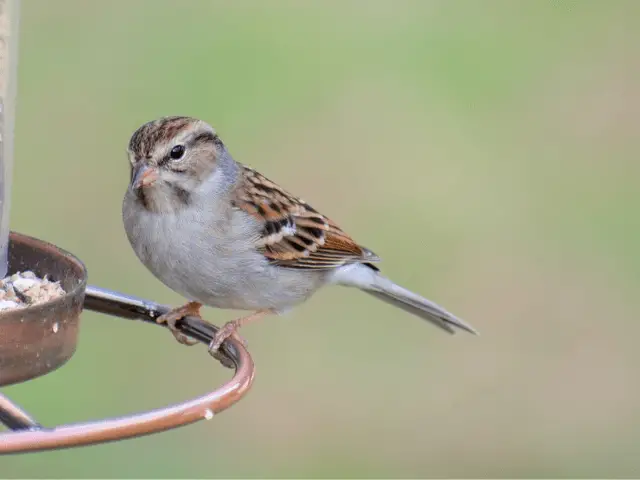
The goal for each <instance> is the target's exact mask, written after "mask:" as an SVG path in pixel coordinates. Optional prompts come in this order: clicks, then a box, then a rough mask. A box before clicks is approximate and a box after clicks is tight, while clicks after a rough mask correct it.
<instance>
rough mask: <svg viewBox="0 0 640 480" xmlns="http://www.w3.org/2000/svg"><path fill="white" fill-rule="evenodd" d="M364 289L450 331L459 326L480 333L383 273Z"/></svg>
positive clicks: (452, 331)
mask: <svg viewBox="0 0 640 480" xmlns="http://www.w3.org/2000/svg"><path fill="white" fill-rule="evenodd" d="M360 288H362V286H361V287H360ZM362 290H363V291H365V292H367V293H368V294H370V295H373V296H374V297H376V298H378V299H380V300H382V301H384V302H386V303H389V304H391V305H393V306H395V307H398V308H401V309H402V310H404V311H406V312H408V313H411V314H413V315H416V316H417V317H420V318H422V319H423V320H427V321H429V322H431V323H433V324H434V325H436V326H437V327H440V328H442V329H443V330H445V331H447V332H449V333H455V332H456V328H458V329H461V330H466V331H467V332H470V333H473V334H475V335H477V334H478V332H477V331H476V330H475V329H474V328H473V327H472V326H471V325H468V324H467V323H465V322H464V321H462V320H460V319H459V318H457V317H456V316H455V315H453V314H451V313H449V312H447V311H446V310H445V309H444V308H442V307H441V306H440V305H437V304H435V303H433V302H432V301H430V300H427V299H426V298H423V297H421V296H420V295H417V294H415V293H413V292H411V291H410V290H407V289H406V288H403V287H401V286H400V285H397V284H395V283H393V282H392V281H391V280H389V279H388V278H386V277H383V276H382V275H379V274H377V275H376V279H375V281H374V283H373V285H370V286H367V287H366V288H362Z"/></svg>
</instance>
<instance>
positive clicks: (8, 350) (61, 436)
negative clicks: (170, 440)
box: [0, 232, 254, 455]
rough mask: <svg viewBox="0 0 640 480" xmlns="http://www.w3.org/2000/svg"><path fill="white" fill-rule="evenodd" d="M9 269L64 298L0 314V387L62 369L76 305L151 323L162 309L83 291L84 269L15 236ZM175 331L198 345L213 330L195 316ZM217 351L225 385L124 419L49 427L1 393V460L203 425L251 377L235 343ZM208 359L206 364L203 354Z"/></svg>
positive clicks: (240, 393) (71, 346)
mask: <svg viewBox="0 0 640 480" xmlns="http://www.w3.org/2000/svg"><path fill="white" fill-rule="evenodd" d="M9 268H10V272H16V271H20V269H26V268H28V269H31V270H32V271H34V273H36V274H37V275H38V276H44V275H45V274H48V275H50V276H51V277H52V279H53V280H59V281H60V282H61V284H62V286H63V288H64V289H65V292H67V293H66V295H64V296H63V297H60V298H58V299H55V300H53V301H51V302H47V303H46V304H42V305H37V306H32V307H27V308H25V309H22V310H15V311H11V312H9V313H8V314H3V315H2V316H0V386H1V385H8V384H11V383H17V382H21V381H26V380H29V379H31V378H35V377H37V376H40V375H43V374H45V373H48V372H50V371H52V370H54V369H56V368H58V367H59V366H61V365H63V364H64V363H65V362H66V361H67V360H68V359H69V358H70V357H71V356H72V355H73V353H74V352H75V346H76V340H77V332H78V326H79V317H80V313H81V311H82V309H83V308H85V309H88V310H92V311H95V312H100V313H103V314H107V315H113V316H117V317H120V318H125V319H129V320H142V321H144V322H147V323H149V324H153V325H158V324H157V323H156V320H155V319H156V318H157V317H158V316H160V315H162V314H163V313H165V312H167V311H168V310H169V307H167V306H164V305H159V304H156V303H154V302H150V301H148V300H143V299H140V298H136V297H132V296H129V295H124V294H122V293H118V292H114V291H111V290H106V289H102V288H99V287H95V286H86V269H85V268H84V265H83V264H82V262H80V261H79V260H78V259H77V258H75V257H74V256H73V255H71V254H70V253H68V252H65V251H63V250H61V249H59V248H58V247H56V246H54V245H51V244H48V243H46V242H43V241H41V240H38V239H35V238H31V237H27V236H25V235H21V234H18V233H15V232H12V233H11V235H10V240H9ZM39 307H41V308H39ZM21 319H22V321H21ZM54 324H55V325H57V327H56V328H53V325H54ZM177 327H178V328H179V329H180V330H181V331H182V332H183V333H185V334H187V335H189V336H191V337H193V338H195V339H197V340H199V341H201V342H203V343H205V344H209V342H211V340H212V339H213V337H214V335H215V333H216V332H217V330H218V328H217V327H215V326H214V325H211V324H209V323H207V322H204V321H202V320H201V319H199V318H196V317H186V318H184V319H182V320H181V321H179V322H178V323H177ZM176 346H177V345H176ZM221 351H222V353H223V354H224V355H225V356H226V357H228V359H229V360H230V361H231V363H233V365H234V366H235V374H234V376H233V378H231V380H229V381H227V382H226V383H225V384H223V385H222V386H220V387H219V388H217V389H216V390H214V391H212V392H210V393H208V394H206V395H203V396H200V397H197V398H194V399H192V400H188V401H185V402H183V403H179V404H175V405H170V406H167V407H164V408H160V409H157V410H151V411H146V412H141V413H137V414H133V415H129V416H125V417H119V418H111V419H103V420H96V421H91V422H87V423H75V424H68V425H60V426H56V427H52V428H48V427H44V426H42V425H40V424H39V423H38V422H37V421H36V420H35V419H34V418H33V417H32V416H31V415H29V414H28V413H27V412H25V411H24V410H23V409H21V408H20V407H19V406H18V405H16V404H15V403H13V402H12V401H11V400H9V399H8V398H7V397H6V396H4V395H2V394H0V423H3V424H4V425H5V426H6V427H7V428H9V429H10V431H7V432H2V433H0V455H1V454H11V453H23V452H36V451H44V450H56V449H61V448H70V447H79V446H85V445H92V444H98V443H105V442H111V441H116V440H123V439H126V438H133V437H139V436H142V435H149V434H153V433H158V432H162V431H165V430H169V429H172V428H177V427H181V426H184V425H188V424H191V423H194V422H197V421H199V420H210V419H211V418H213V416H214V415H215V414H217V413H219V412H222V411H223V410H225V409H227V408H229V407H230V406H232V405H233V404H235V403H236V402H237V401H238V400H240V399H241V398H242V397H244V395H245V394H246V393H247V392H248V390H249V389H250V387H251V384H252V382H253V377H254V364H253V360H252V359H251V356H250V355H249V352H248V351H247V350H246V348H245V347H244V345H242V343H241V342H239V341H237V340H235V339H234V338H230V339H229V340H227V341H226V342H225V343H224V344H223V346H222V349H221ZM207 358H209V359H211V360H213V358H212V357H210V356H209V355H207Z"/></svg>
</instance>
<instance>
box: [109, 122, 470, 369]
mask: <svg viewBox="0 0 640 480" xmlns="http://www.w3.org/2000/svg"><path fill="white" fill-rule="evenodd" d="M127 154H128V159H129V164H130V179H129V185H128V187H127V189H126V193H125V195H124V200H123V203H122V216H123V224H124V229H125V232H126V235H127V237H128V240H129V242H130V244H131V247H132V248H133V250H134V252H135V254H136V256H137V257H138V259H139V260H140V261H141V262H142V263H143V264H144V265H145V266H146V267H147V269H148V270H149V271H150V272H151V273H152V274H153V275H154V276H155V277H156V278H157V279H159V280H160V281H161V282H162V283H164V284H165V285H166V286H167V287H169V288H170V289H171V290H173V291H175V292H177V293H179V294H180V295H182V296H183V297H185V299H186V300H188V301H187V302H186V303H185V304H184V305H182V306H180V307H177V308H173V309H171V310H169V311H168V312H167V313H165V314H163V315H161V316H159V317H158V318H157V322H158V323H162V324H166V326H167V327H169V329H170V330H171V332H172V333H173V335H174V336H175V338H176V339H177V340H178V341H179V342H180V343H183V344H185V345H193V344H195V343H197V342H196V341H195V340H194V339H191V338H189V337H187V336H186V335H185V334H183V333H182V332H180V331H179V329H178V328H177V322H178V321H179V320H180V319H182V318H184V317H185V316H187V315H195V316H198V317H200V309H201V307H202V306H204V305H206V306H210V307H215V308H220V309H237V310H244V311H247V312H250V313H248V314H247V315H245V316H242V317H240V318H237V319H235V320H232V321H229V322H227V323H225V324H224V325H223V326H222V327H221V328H220V329H219V330H218V331H217V332H216V334H215V336H214V337H213V339H212V341H211V343H210V344H209V347H208V350H209V353H210V354H212V355H213V356H216V358H220V357H219V355H220V354H219V353H218V350H219V348H220V347H221V345H222V344H223V342H224V341H225V340H226V339H227V338H229V337H230V336H234V337H235V338H240V337H239V336H238V335H237V331H238V329H239V328H240V327H242V326H243V325H246V324H248V323H252V322H255V321H257V320H259V319H261V318H263V317H265V316H268V315H280V314H284V313H285V312H288V311H289V310H291V309H292V308H294V307H296V306H297V305H299V304H301V303H303V302H305V301H306V300H308V299H309V298H310V297H311V296H312V295H313V294H314V293H315V292H316V291H318V290H319V289H320V288H322V287H324V286H327V285H340V286H346V287H355V288H356V289H359V290H361V291H363V292H366V293H368V294H369V295H371V296H373V297H375V298H377V299H379V300H382V301H384V302H386V303H388V304H391V305H393V306H394V307H398V308H400V309H402V310H404V311H406V312H408V313H410V314H413V315H415V316H417V317H419V318H421V319H423V320H426V321H428V322H430V323H432V324H433V325H435V326H437V327H439V328H440V329H442V330H444V331H446V332H448V333H455V331H456V330H463V331H467V332H469V333H473V334H477V333H478V332H477V331H476V330H475V329H474V328H473V327H472V326H471V325H469V324H467V323H466V322H464V321H463V320H461V319H460V318H458V317H456V316H454V315H453V314H451V313H449V312H448V311H447V310H445V309H444V308H443V307H441V306H439V305H437V304H436V303H434V302H432V301H430V300H428V299H426V298H424V297H422V296H420V295H418V294H416V293H413V292H412V291H410V290H408V289H406V288H404V287H402V286H400V285H398V284H396V283H394V282H393V281H392V280H390V279H389V278H387V277H386V276H384V275H383V274H382V273H381V271H380V269H379V267H378V266H377V265H376V264H377V263H378V262H379V261H380V258H379V257H378V256H377V255H376V254H375V253H373V252H372V251H371V250H369V249H368V248H366V247H364V246H362V245H360V244H359V243H357V242H356V241H355V240H353V239H352V238H351V237H350V236H349V235H348V234H347V233H345V231H344V230H342V228H340V227H339V226H338V225H337V224H336V223H335V222H334V221H333V220H331V219H330V218H329V217H327V216H325V215H324V214H322V213H320V212H319V211H317V210H315V209H314V208H313V207H312V206H311V205H309V204H308V203H307V202H306V201H304V200H302V199H301V198H299V197H296V196H294V195H292V194H290V193H289V192H288V191H286V190H285V189H283V188H282V187H280V186H279V185H278V184H277V183H275V182H274V181H272V180H269V179H268V178H267V177H265V176H264V175H262V174H261V173H259V172H258V171H256V170H254V169H253V168H251V167H249V166H247V165H244V164H242V163H239V162H237V161H236V160H234V158H233V157H232V156H231V153H230V152H229V149H228V148H227V146H226V144H225V143H224V142H223V141H222V140H221V138H220V136H219V135H218V133H217V132H216V130H215V129H214V128H213V127H212V126H211V125H210V124H208V123H207V122H205V121H203V120H199V119H197V118H193V117H188V116H167V117H162V118H158V119H156V120H153V121H150V122H147V123H145V124H144V125H142V126H140V127H139V128H138V129H137V130H136V131H135V132H134V133H133V135H132V136H131V138H130V141H129V145H128V149H127ZM200 318H201V317H200Z"/></svg>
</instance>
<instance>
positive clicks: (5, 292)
mask: <svg viewBox="0 0 640 480" xmlns="http://www.w3.org/2000/svg"><path fill="white" fill-rule="evenodd" d="M64 293H65V292H64V290H63V289H62V287H61V286H60V282H52V281H51V280H49V279H48V278H47V276H46V275H45V277H44V278H38V277H37V276H36V274H35V273H33V272H30V271H26V272H18V273H14V274H13V275H10V276H8V277H5V278H4V279H2V280H0V311H5V310H12V309H15V308H26V307H29V306H31V305H38V304H40V303H45V302H48V301H50V300H53V299H54V298H58V297H61V296H63V295H64Z"/></svg>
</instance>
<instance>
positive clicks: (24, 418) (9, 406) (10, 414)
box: [0, 393, 41, 430]
mask: <svg viewBox="0 0 640 480" xmlns="http://www.w3.org/2000/svg"><path fill="white" fill-rule="evenodd" d="M0 422H2V423H4V424H5V425H6V426H7V427H8V428H10V429H11V430H29V429H32V428H41V425H40V424H39V423H38V422H36V421H35V420H34V419H33V418H31V416H30V415H29V414H28V413H27V412H25V411H24V410H22V409H21V408H20V407H19V406H17V405H16V404H15V403H13V402H12V401H11V400H9V399H8V398H7V397H5V396H4V395H2V394H1V393H0Z"/></svg>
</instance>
